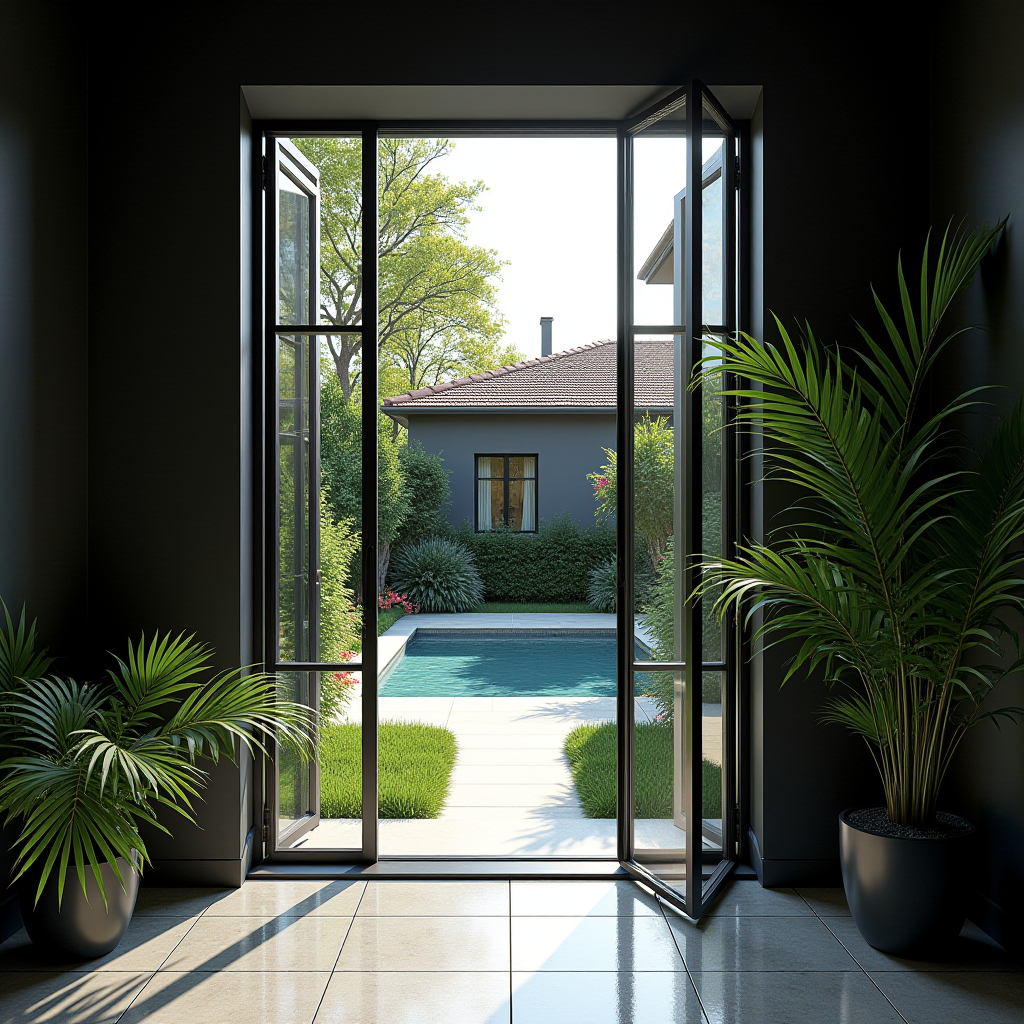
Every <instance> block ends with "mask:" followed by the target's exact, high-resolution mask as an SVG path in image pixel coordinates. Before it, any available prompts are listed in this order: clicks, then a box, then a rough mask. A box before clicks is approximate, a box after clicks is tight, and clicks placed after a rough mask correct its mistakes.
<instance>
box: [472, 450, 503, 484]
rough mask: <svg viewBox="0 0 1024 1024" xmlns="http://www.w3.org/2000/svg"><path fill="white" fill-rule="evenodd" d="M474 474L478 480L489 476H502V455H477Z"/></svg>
mask: <svg viewBox="0 0 1024 1024" xmlns="http://www.w3.org/2000/svg"><path fill="white" fill-rule="evenodd" d="M476 475H477V477H478V478H479V479H480V480H488V479H490V478H491V477H499V478H503V477H504V476H505V459H504V457H503V456H501V455H495V456H490V455H480V456H477V463H476Z"/></svg>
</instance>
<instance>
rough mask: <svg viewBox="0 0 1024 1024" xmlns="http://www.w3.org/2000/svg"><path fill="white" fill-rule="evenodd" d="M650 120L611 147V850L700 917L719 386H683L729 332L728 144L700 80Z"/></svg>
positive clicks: (726, 779)
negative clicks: (618, 262)
mask: <svg viewBox="0 0 1024 1024" xmlns="http://www.w3.org/2000/svg"><path fill="white" fill-rule="evenodd" d="M698 96H699V97H700V99H699V101H698V102H696V103H691V102H690V101H691V97H698ZM680 99H681V100H682V101H681V102H680ZM664 110H665V113H666V116H665V117H663V118H659V117H658V116H657V112H656V111H654V112H651V113H649V114H646V115H642V116H641V117H640V118H639V119H638V121H637V123H636V124H635V125H634V128H633V130H632V131H628V132H626V133H625V137H624V139H623V140H622V144H623V146H624V164H625V167H626V172H625V174H626V187H625V188H624V197H625V196H628V197H629V200H630V202H629V205H628V207H627V209H626V211H625V213H626V216H625V218H624V224H625V232H624V234H625V244H626V253H625V258H624V259H623V264H624V265H625V266H627V267H631V268H632V272H631V274H630V277H631V280H630V281H629V282H628V285H627V287H626V288H625V289H624V294H625V301H626V307H627V308H626V309H625V310H624V314H625V315H624V316H623V327H624V330H625V331H626V332H627V336H628V344H629V351H628V354H626V358H625V362H626V364H627V366H628V369H629V370H630V371H631V372H627V374H626V375H625V376H626V379H627V381H628V382H629V383H630V384H632V388H627V390H630V391H631V392H632V393H631V394H627V395H623V396H620V404H619V409H620V415H621V410H623V409H624V408H627V409H629V410H630V414H631V424H630V426H631V438H630V439H629V440H630V443H629V448H630V449H631V455H630V460H629V464H630V472H629V473H628V486H629V488H631V490H632V501H631V502H630V503H629V508H628V509H627V510H624V511H628V513H629V514H628V519H629V522H628V523H627V524H623V525H622V526H620V536H621V533H622V532H626V531H629V532H631V533H632V541H633V543H632V545H631V550H632V565H631V566H630V567H629V571H628V572H627V573H626V574H624V575H625V576H626V577H627V578H628V579H629V581H630V582H631V584H632V586H631V587H630V588H627V593H628V591H629V590H630V589H631V590H632V595H631V596H632V598H633V607H632V609H631V611H632V612H633V614H634V615H635V616H636V622H637V635H638V641H639V643H638V650H637V653H636V656H635V657H634V660H633V662H632V664H631V665H630V674H629V685H630V689H631V690H633V689H634V688H635V692H636V695H637V696H636V698H635V707H634V716H635V718H634V722H633V723H623V726H622V728H623V730H624V732H626V736H625V737H624V739H623V741H622V742H621V744H620V751H624V752H625V755H626V757H625V765H624V767H625V768H626V770H627V772H628V777H627V780H626V785H624V786H623V788H622V790H621V792H623V793H624V794H625V795H626V797H627V798H628V799H629V803H630V806H629V808H628V814H626V815H625V816H624V817H625V819H626V820H625V823H624V827H626V828H627V829H628V830H629V834H628V835H627V836H626V837H625V841H624V843H623V848H624V849H625V850H626V852H627V854H628V855H627V856H626V857H624V860H625V861H626V862H627V865H628V866H635V867H636V870H637V872H638V873H640V874H642V875H646V877H647V878H648V880H650V881H653V882H654V884H655V886H656V888H658V890H659V891H660V892H662V894H663V895H665V896H666V897H667V898H669V899H670V900H671V901H672V902H674V903H676V904H677V905H678V906H679V907H680V908H681V909H684V910H685V911H686V913H688V914H690V915H691V916H693V917H699V916H700V914H701V913H702V909H703V901H704V897H705V879H706V878H708V877H709V876H714V878H715V879H716V880H717V878H718V877H719V876H720V875H721V873H722V869H721V867H720V865H721V864H722V863H723V860H724V861H726V862H727V861H728V860H729V859H730V857H731V853H730V851H731V850H732V847H731V846H730V845H729V844H730V841H731V839H732V835H731V821H732V811H731V802H730V801H729V800H728V799H727V793H730V792H732V791H733V789H732V787H731V779H732V774H731V772H732V766H731V761H730V756H731V755H730V751H731V745H730V743H729V736H730V734H731V733H730V723H731V721H732V719H731V709H732V706H731V702H730V700H729V697H728V692H729V689H730V679H731V669H732V664H731V658H727V649H728V643H727V640H726V637H725V635H724V633H723V629H722V627H721V626H720V625H719V624H718V622H717V620H716V619H715V617H714V615H713V612H712V605H713V600H708V601H706V602H703V601H701V599H700V594H699V590H698V588H699V584H700V566H701V564H702V563H703V562H704V561H712V560H715V559H719V558H721V557H723V554H724V553H725V551H726V550H727V549H726V541H727V538H728V535H729V531H728V528H727V527H728V523H727V517H728V509H727V507H726V506H727V501H726V498H727V491H726V489H725V488H724V486H723V480H725V478H726V477H725V473H724V466H725V465H726V462H727V461H728V459H729V453H728V452H726V451H723V434H722V431H721V427H722V424H723V422H724V411H723V405H722V400H721V398H720V397H719V395H718V393H717V392H718V390H719V389H718V387H716V386H715V385H714V383H713V382H712V386H710V387H704V388H701V387H699V386H698V387H692V386H689V385H690V383H691V381H692V379H693V373H694V367H695V366H696V365H697V364H698V363H699V361H700V360H701V359H702V357H703V356H704V355H705V354H706V353H705V345H704V340H703V339H704V338H705V337H706V336H707V337H711V336H712V335H711V333H710V332H711V331H716V332H723V331H727V330H732V329H733V327H734V323H735V319H734V317H735V309H734V307H735V302H734V299H733V297H732V295H733V290H734V274H733V273H732V271H731V270H730V268H731V267H732V265H733V260H734V253H735V249H734V244H733V233H734V227H735V222H734V219H733V218H732V216H731V212H730V211H731V209H732V208H733V207H732V206H731V195H732V193H731V191H730V188H731V185H732V181H733V177H732V173H731V171H732V164H731V163H730V160H731V155H732V153H733V152H734V150H733V146H734V143H733V140H732V135H731V129H730V127H729V126H728V124H727V123H723V120H722V118H721V116H720V114H721V112H720V111H719V110H718V108H717V105H716V104H715V102H714V100H713V98H705V96H704V93H703V91H702V87H701V86H700V85H699V83H694V84H691V86H690V87H688V88H687V89H686V90H680V93H678V94H676V96H675V97H670V98H669V102H668V104H667V105H666V106H665V108H664ZM691 183H699V187H697V188H692V187H691ZM624 197H620V202H622V201H623V198H624ZM727 197H728V199H727ZM630 378H632V379H631V380H630ZM621 437H622V429H621V428H620V438H621ZM627 561H628V560H627ZM620 685H622V682H621V680H620Z"/></svg>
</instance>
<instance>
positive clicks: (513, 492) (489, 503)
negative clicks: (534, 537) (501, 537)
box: [476, 455, 537, 533]
mask: <svg viewBox="0 0 1024 1024" xmlns="http://www.w3.org/2000/svg"><path fill="white" fill-rule="evenodd" d="M502 526H504V527H507V528H508V529H510V530H515V531H516V532H517V533H535V532H536V530H537V456H536V455H478V456H477V457H476V529H477V532H478V533H480V532H482V531H485V530H497V529H499V528H500V527H502Z"/></svg>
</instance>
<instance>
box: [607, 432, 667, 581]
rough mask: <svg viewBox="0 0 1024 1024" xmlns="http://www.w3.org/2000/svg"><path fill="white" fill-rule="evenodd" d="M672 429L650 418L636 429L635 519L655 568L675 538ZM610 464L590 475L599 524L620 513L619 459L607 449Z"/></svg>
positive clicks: (634, 472) (634, 460) (634, 464)
mask: <svg viewBox="0 0 1024 1024" xmlns="http://www.w3.org/2000/svg"><path fill="white" fill-rule="evenodd" d="M673 436H674V435H673V433H672V427H670V426H669V422H668V419H667V417H664V416H657V417H655V418H654V419H651V417H650V416H644V418H643V419H642V420H640V421H638V422H637V423H636V425H635V427H634V429H633V486H634V490H635V498H634V515H635V519H636V528H637V532H638V533H639V534H640V537H641V538H642V545H641V544H638V545H637V552H638V554H639V553H640V552H641V551H646V554H647V559H648V561H649V562H650V563H651V567H652V568H653V567H655V566H657V564H658V563H659V562H660V561H661V556H662V554H663V553H664V551H665V544H666V543H667V541H668V538H669V537H670V536H671V535H672V521H673V516H674V514H675V512H674V509H675V500H676V499H675V491H676V480H675V452H674V447H673ZM604 453H605V455H607V456H608V461H607V462H606V463H605V464H604V465H603V466H602V467H601V470H600V472H599V473H588V474H587V479H588V480H589V481H590V482H591V484H592V485H593V487H594V498H595V499H596V500H597V503H598V505H597V510H596V512H595V515H596V516H597V519H598V522H607V521H609V520H610V519H611V518H613V517H614V516H615V513H616V511H617V509H618V490H617V488H618V457H617V454H616V453H615V452H614V451H613V450H612V449H611V448H605V449H604Z"/></svg>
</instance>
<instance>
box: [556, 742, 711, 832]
mask: <svg viewBox="0 0 1024 1024" xmlns="http://www.w3.org/2000/svg"><path fill="white" fill-rule="evenodd" d="M615 731H616V726H615V723H614V722H603V723H601V724H597V725H580V726H577V727H576V728H575V729H573V731H572V732H571V733H569V735H568V736H566V738H565V748H564V749H565V756H566V757H567V758H568V759H569V768H570V770H571V771H572V781H573V783H574V784H575V786H576V792H577V794H579V798H580V804H581V805H582V806H583V814H584V817H587V818H614V817H615V815H616V793H617V786H616V742H615ZM672 733H673V730H672V728H671V726H666V725H638V726H637V727H636V773H635V777H634V783H633V790H634V797H633V799H634V808H633V816H634V817H636V818H671V817H672V768H673V754H672ZM703 775H704V799H703V805H704V807H703V817H705V818H721V816H722V767H721V765H718V764H715V763H714V762H713V761H709V760H707V758H705V759H704V773H703Z"/></svg>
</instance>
